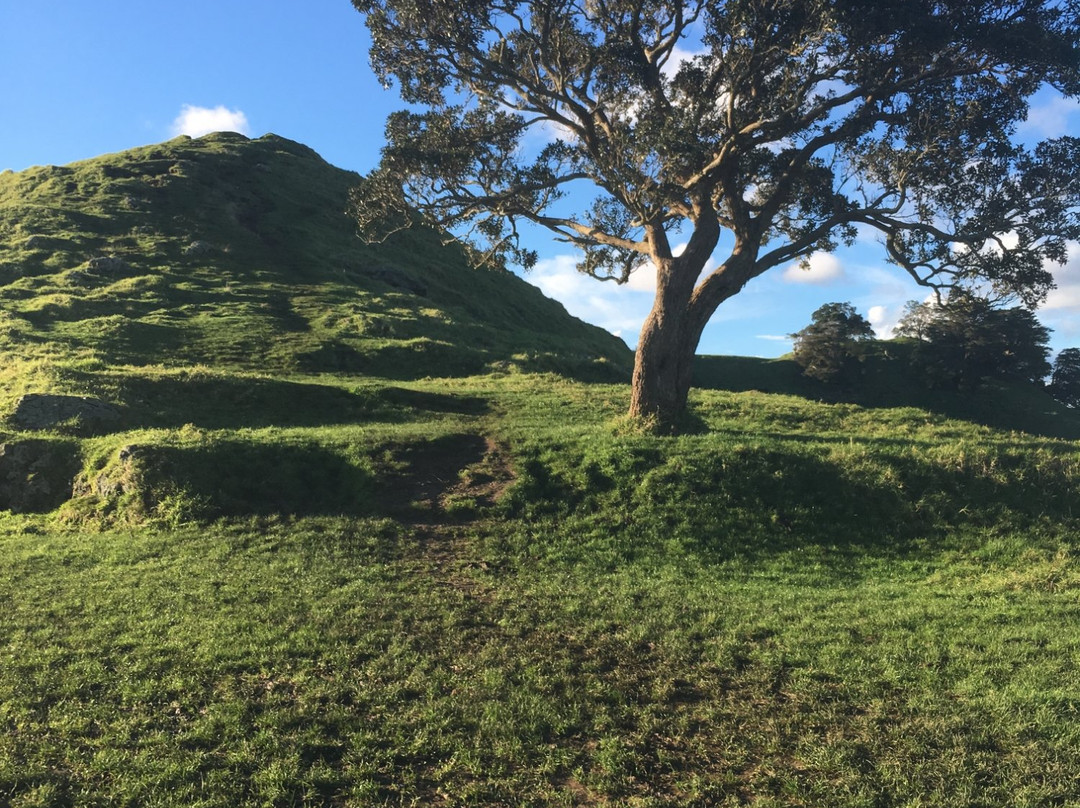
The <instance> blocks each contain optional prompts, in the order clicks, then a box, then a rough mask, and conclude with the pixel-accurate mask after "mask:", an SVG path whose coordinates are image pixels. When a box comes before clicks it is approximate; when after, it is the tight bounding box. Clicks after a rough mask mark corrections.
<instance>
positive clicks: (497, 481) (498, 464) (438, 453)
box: [386, 434, 514, 596]
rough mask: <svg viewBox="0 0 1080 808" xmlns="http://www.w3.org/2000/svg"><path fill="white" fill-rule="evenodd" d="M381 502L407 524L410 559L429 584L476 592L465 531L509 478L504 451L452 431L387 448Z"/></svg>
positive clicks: (470, 530)
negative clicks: (388, 468)
mask: <svg viewBox="0 0 1080 808" xmlns="http://www.w3.org/2000/svg"><path fill="white" fill-rule="evenodd" d="M393 461H394V462H395V464H397V465H398V469H397V471H395V472H394V473H393V474H391V475H390V483H389V486H388V488H387V494H386V495H387V503H386V504H387V506H388V510H389V512H390V513H392V514H393V515H394V516H395V517H396V518H398V519H399V520H400V521H401V522H402V523H403V524H405V525H407V526H409V527H410V528H411V532H412V535H413V537H414V545H413V553H411V554H410V556H411V559H412V560H415V561H416V562H417V563H419V564H421V565H423V566H424V567H425V568H426V569H427V570H428V571H429V574H430V575H431V579H432V582H433V584H435V585H441V586H451V587H454V588H457V589H464V590H466V591H468V592H469V593H470V594H471V595H474V596H482V591H481V588H480V586H479V584H478V583H477V581H476V578H475V576H473V575H469V574H468V573H469V571H470V570H477V569H484V568H485V563H484V562H483V561H480V560H478V559H476V558H474V557H471V554H470V553H469V548H468V544H469V536H470V534H471V533H473V532H474V531H475V528H476V526H477V524H478V522H479V520H481V519H482V518H483V516H482V514H483V511H484V510H485V509H487V508H488V507H490V506H492V505H494V504H495V503H496V502H498V500H499V497H500V496H502V494H503V493H504V492H505V491H506V489H507V488H508V487H509V485H510V484H511V483H512V482H513V481H514V472H513V469H512V467H511V465H510V462H509V457H508V454H507V452H506V451H505V449H504V448H503V447H500V446H499V444H498V443H497V442H496V441H495V440H493V439H492V438H490V437H486V436H483V435H477V434H457V435H448V436H445V437H443V438H438V439H435V440H432V441H428V442H427V443H422V444H409V445H407V446H403V447H401V448H400V449H399V450H396V451H394V452H393Z"/></svg>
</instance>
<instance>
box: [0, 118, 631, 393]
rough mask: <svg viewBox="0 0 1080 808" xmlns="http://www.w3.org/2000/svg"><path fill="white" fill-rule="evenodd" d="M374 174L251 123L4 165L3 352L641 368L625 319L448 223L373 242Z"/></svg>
mask: <svg viewBox="0 0 1080 808" xmlns="http://www.w3.org/2000/svg"><path fill="white" fill-rule="evenodd" d="M357 179H358V177H357V175H355V174H353V173H350V172H347V171H343V170H341V169H337V168H335V167H333V166H331V165H329V164H328V163H326V162H325V161H323V160H322V159H321V158H320V157H319V156H318V155H317V154H316V153H315V152H313V151H312V150H311V149H309V148H307V147H306V146H302V145H300V144H298V143H294V142H291V141H288V140H285V139H283V138H280V137H277V136H275V135H266V136H264V137H261V138H258V139H257V140H248V139H247V138H245V137H243V136H242V135H237V134H215V135H208V136H206V137H203V138H199V139H196V140H192V139H190V138H188V137H180V138H177V139H175V140H172V141H169V142H168V143H164V144H160V145H156V146H149V147H146V148H140V149H135V150H132V151H127V152H123V153H119V154H114V155H106V156H103V157H99V158H96V159H93V160H88V161H85V162H80V163H75V164H72V165H70V166H64V167H57V166H49V167H42V168H32V169H29V170H27V171H24V172H20V173H5V174H3V175H0V309H2V312H3V313H2V314H0V318H2V321H0V352H3V353H10V354H13V355H14V356H16V357H21V358H24V359H25V358H28V357H30V356H53V357H56V356H65V355H68V354H71V353H75V352H81V353H83V355H86V353H87V351H90V352H91V353H92V354H93V355H95V356H96V357H98V358H100V359H103V360H104V361H106V362H109V363H110V364H116V363H121V364H134V365H146V364H163V365H166V366H177V365H188V364H195V363H205V364H208V365H215V366H221V365H230V366H236V367H242V368H249V369H258V370H260V371H263V372H266V371H270V372H277V371H285V372H296V371H300V372H323V371H331V372H346V373H361V374H365V375H376V376H384V377H393V378H399V379H402V378H404V379H407V378H421V377H424V376H453V375H461V374H470V373H476V372H479V371H483V370H484V369H485V368H488V367H491V366H492V365H495V366H499V367H504V366H506V364H507V363H512V364H516V365H519V366H522V367H524V368H536V367H539V368H557V369H559V370H561V371H564V372H574V373H577V372H580V373H584V374H586V375H597V374H599V375H600V376H602V377H607V378H618V377H619V376H620V375H621V374H623V373H625V372H626V367H627V365H628V362H629V358H630V353H629V351H628V350H627V348H626V346H625V345H624V344H623V343H622V342H621V341H620V340H618V339H617V338H616V337H613V336H612V335H610V334H608V333H607V332H605V331H603V330H601V329H598V328H595V327H593V326H589V325H586V324H584V323H582V322H581V321H579V320H576V319H574V318H572V317H570V316H569V315H568V314H567V313H566V311H565V309H564V308H563V307H562V306H561V305H560V304H559V303H557V302H555V301H553V300H550V299H548V298H546V297H544V295H543V294H542V293H540V292H539V291H538V290H537V289H535V288H534V287H532V286H530V285H529V284H527V283H525V282H524V281H522V280H521V279H520V278H517V277H516V276H514V275H513V274H511V273H509V272H505V271H495V270H486V271H484V270H474V269H471V268H469V267H468V266H467V265H466V264H465V262H464V261H463V260H462V257H461V255H460V254H459V252H458V251H457V250H455V249H452V248H447V247H445V246H444V245H443V244H442V243H441V242H440V239H439V238H438V237H437V236H436V235H435V234H434V233H432V232H423V231H415V232H411V233H408V234H405V235H404V236H402V237H400V238H397V239H395V240H393V241H391V242H388V243H387V244H386V245H382V246H379V247H370V248H369V247H367V246H365V245H363V244H362V243H361V242H360V241H359V240H358V239H357V238H356V237H355V230H354V227H353V224H352V222H351V221H350V220H349V218H348V217H347V216H346V215H345V214H344V210H345V208H346V204H347V196H348V191H349V189H350V188H351V187H352V186H353V185H355V183H356V181H357Z"/></svg>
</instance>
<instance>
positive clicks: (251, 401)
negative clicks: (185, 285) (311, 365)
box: [122, 376, 488, 429]
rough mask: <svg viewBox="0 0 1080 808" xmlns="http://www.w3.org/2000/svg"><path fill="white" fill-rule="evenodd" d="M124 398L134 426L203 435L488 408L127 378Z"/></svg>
mask: <svg viewBox="0 0 1080 808" xmlns="http://www.w3.org/2000/svg"><path fill="white" fill-rule="evenodd" d="M122 395H123V398H124V400H125V401H126V402H128V408H129V411H130V412H131V414H132V417H133V418H134V420H135V421H136V423H130V422H129V423H126V424H124V425H123V428H124V429H130V428H132V427H134V426H152V427H179V426H183V425H184V424H192V425H194V426H197V427H201V428H204V429H237V428H241V427H269V426H281V427H290V426H291V427H304V426H330V425H335V424H350V423H363V422H370V421H383V422H406V421H411V420H414V419H415V418H418V417H423V415H424V413H457V414H461V415H480V414H482V413H484V412H485V411H486V410H487V406H488V405H487V402H486V401H484V400H483V399H481V398H476V397H473V396H455V395H450V394H445V393H428V392H423V391H418V390H408V389H405V388H400V387H383V388H378V389H371V390H363V389H361V390H357V391H353V392H350V391H348V390H344V389H342V388H340V387H334V386H330V385H321V384H310V383H304V382H291V381H281V380H277V379H266V378H245V377H231V376H213V377H201V376H186V377H185V376H175V377H165V378H161V377H159V378H145V377H132V378H128V379H125V380H124V383H123V390H122Z"/></svg>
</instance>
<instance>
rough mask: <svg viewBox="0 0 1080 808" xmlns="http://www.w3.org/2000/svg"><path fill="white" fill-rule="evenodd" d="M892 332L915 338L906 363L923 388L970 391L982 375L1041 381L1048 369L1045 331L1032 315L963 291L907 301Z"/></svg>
mask: <svg viewBox="0 0 1080 808" xmlns="http://www.w3.org/2000/svg"><path fill="white" fill-rule="evenodd" d="M894 333H895V334H896V335H897V336H900V337H912V338H915V339H917V340H918V343H917V345H916V348H915V350H914V352H913V354H912V365H913V367H914V368H915V370H916V372H918V373H919V374H921V375H922V377H923V379H924V381H925V382H926V384H927V386H929V387H951V388H955V389H960V390H974V389H975V388H977V387H978V386H979V385H980V384H981V383H982V382H983V380H984V379H986V378H999V379H1016V380H1022V381H1028V382H1032V383H1034V384H1040V385H1041V384H1042V383H1043V379H1045V378H1046V376H1047V374H1048V373H1049V372H1050V364H1049V362H1048V361H1047V359H1048V357H1049V354H1050V348H1049V346H1048V345H1047V342H1048V340H1049V339H1050V332H1049V330H1048V329H1047V328H1045V327H1044V326H1043V325H1041V324H1040V323H1039V321H1038V320H1037V319H1036V317H1035V315H1033V314H1032V313H1031V312H1030V311H1028V310H1027V309H1024V308H1020V307H1014V308H1008V309H1002V308H996V307H995V306H994V305H993V304H991V303H990V302H989V301H987V300H986V299H985V298H981V297H978V296H976V295H972V294H969V293H964V292H959V291H955V292H953V293H952V294H951V295H949V297H948V298H947V299H946V300H945V301H944V302H943V303H941V304H937V303H916V302H914V301H912V302H911V303H908V305H907V308H906V310H905V314H904V316H903V318H902V319H901V320H900V323H899V325H898V326H897V327H896V330H895V332H894Z"/></svg>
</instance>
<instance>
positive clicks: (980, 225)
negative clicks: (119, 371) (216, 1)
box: [353, 0, 1080, 423]
mask: <svg viewBox="0 0 1080 808" xmlns="http://www.w3.org/2000/svg"><path fill="white" fill-rule="evenodd" d="M353 5H354V6H355V7H356V8H357V9H358V10H359V11H360V12H361V13H363V14H364V16H365V18H366V24H367V27H368V29H369V30H370V32H371V41H372V45H371V62H372V65H373V67H374V69H375V71H376V73H377V74H378V76H379V77H380V79H381V80H382V81H383V82H384V83H386V84H388V85H389V84H390V82H391V81H392V80H394V79H396V80H397V82H398V83H399V86H400V90H401V94H402V97H403V98H404V100H405V101H406V102H408V103H410V104H412V105H414V106H413V108H412V109H411V110H408V111H401V112H396V113H394V114H393V115H391V116H390V118H389V120H388V122H387V127H386V134H387V144H386V147H385V149H384V150H383V156H382V162H381V164H380V166H379V167H378V168H377V169H376V170H375V171H373V172H372V173H371V174H369V175H368V176H367V177H366V178H365V179H364V180H363V181H362V182H361V183H360V185H359V186H358V188H357V189H356V192H355V194H354V199H353V205H354V213H355V216H356V218H357V221H358V223H359V226H360V232H361V235H362V236H363V237H364V238H366V239H369V240H379V239H382V238H385V237H386V235H387V234H388V233H390V232H393V231H394V230H395V229H401V228H403V227H408V226H411V225H412V224H414V223H416V222H418V221H424V222H427V223H429V224H432V225H435V226H437V227H439V228H442V229H444V231H445V232H448V233H450V234H452V235H453V236H454V237H455V238H458V239H460V240H462V241H463V242H464V243H465V244H466V245H467V247H468V249H469V250H470V252H471V254H472V255H474V256H475V258H476V260H477V261H485V260H487V261H494V262H501V261H504V260H510V261H517V262H519V263H521V264H524V265H525V266H529V265H531V264H532V263H533V262H535V261H536V258H537V255H536V253H535V251H533V250H531V249H529V248H528V247H527V246H526V245H524V244H523V243H522V241H521V239H520V238H519V226H520V225H522V224H523V223H531V224H534V225H539V226H540V227H544V228H547V229H548V230H550V231H551V232H552V233H553V234H554V236H555V238H556V239H557V240H559V241H562V242H564V243H566V244H568V245H570V246H572V247H574V248H576V249H577V250H579V251H580V253H581V255H582V259H581V263H580V264H579V269H580V270H581V271H582V272H584V273H586V274H589V275H591V276H593V277H596V278H598V279H601V280H610V281H613V282H615V283H619V284H624V283H626V282H627V281H629V279H630V276H631V274H632V273H634V272H635V271H638V270H639V269H641V268H642V267H645V266H651V267H654V268H655V271H656V295H655V299H654V304H653V308H652V311H651V312H650V314H649V316H648V317H647V318H646V320H645V323H644V326H643V328H642V331H641V335H640V338H639V340H638V346H637V354H636V364H635V369H634V378H633V382H632V390H631V403H630V414H631V415H632V416H640V417H645V418H650V419H656V420H657V421H659V422H661V423H665V422H670V421H671V420H672V419H673V418H674V417H676V416H678V415H679V414H680V413H681V411H682V410H683V408H684V406H685V403H686V400H687V394H688V391H689V388H690V380H691V372H692V368H693V362H694V354H695V350H696V348H697V345H698V341H699V339H700V337H701V334H702V330H703V329H704V328H705V325H706V324H707V323H708V321H709V319H710V317H711V316H712V315H713V313H714V312H715V311H716V309H717V307H718V306H720V304H721V303H723V302H724V301H726V300H728V299H729V298H731V297H733V296H734V295H736V294H738V293H739V292H740V291H741V290H742V289H743V288H744V287H745V286H746V284H747V283H748V282H749V281H751V280H752V279H753V278H756V277H758V276H760V275H761V274H763V273H765V272H767V271H769V270H770V269H773V268H776V267H784V266H788V265H790V264H792V263H795V262H805V261H807V260H808V259H809V257H810V256H811V255H813V254H814V253H815V252H817V251H831V250H833V249H835V248H836V247H837V246H838V244H840V243H850V242H852V241H853V240H854V238H855V236H856V233H857V228H869V229H872V230H875V231H877V233H878V234H879V235H880V236H881V238H882V242H883V243H884V245H885V249H886V251H887V254H888V258H889V259H890V260H891V261H892V262H893V263H895V264H897V265H898V266H900V267H901V268H902V269H903V270H905V271H906V272H907V273H908V274H909V275H910V276H911V277H912V278H914V279H915V280H916V281H917V282H918V283H920V284H923V285H925V286H930V287H937V288H947V287H950V286H953V285H956V284H961V285H963V284H967V283H971V282H973V281H977V282H981V283H986V284H990V285H992V286H994V287H995V288H996V289H997V290H998V291H1003V292H1011V293H1015V294H1017V295H1019V296H1020V297H1021V298H1023V299H1024V301H1025V302H1029V303H1034V302H1037V301H1039V300H1040V299H1041V298H1042V297H1043V296H1044V295H1045V293H1046V291H1047V289H1048V288H1049V287H1050V286H1051V285H1052V278H1051V275H1050V272H1049V271H1048V269H1047V262H1048V261H1053V262H1058V263H1061V262H1063V261H1064V260H1065V256H1066V244H1067V241H1068V239H1071V238H1077V237H1080V220H1078V216H1077V206H1078V205H1080V138H1068V137H1067V138H1059V139H1056V140H1052V141H1047V142H1045V143H1042V144H1040V145H1038V146H1037V147H1034V148H1030V149H1029V148H1027V147H1025V146H1023V145H1021V144H1019V143H1018V142H1016V140H1015V139H1014V138H1013V133H1014V131H1015V127H1016V125H1017V124H1018V123H1019V122H1021V121H1023V120H1024V119H1025V116H1026V115H1027V113H1028V108H1029V100H1030V98H1031V97H1032V95H1033V94H1034V93H1036V92H1037V91H1039V90H1040V89H1042V88H1045V87H1047V86H1050V87H1053V88H1055V89H1056V90H1057V91H1058V92H1059V93H1061V94H1062V95H1063V96H1065V97H1075V96H1077V95H1080V15H1078V13H1077V0H933V1H932V2H931V0H890V2H880V0H689V1H688V2H669V1H668V0H596V1H595V2H594V1H593V0H588V1H587V2H565V0H512V2H511V1H510V0H353ZM592 194H595V199H594V200H593V201H592V203H591V204H590V203H589V202H588V201H587V199H588V197H589V196H591V195H592ZM1007 235H1009V236H1010V238H1009V239H1006V238H1005V236H1007ZM677 243H684V244H685V245H686V246H685V249H683V250H682V251H681V252H680V251H678V250H677V249H676V244H677ZM721 246H723V249H724V250H726V252H725V253H724V254H723V255H721V256H719V260H718V261H717V260H716V259H714V253H715V252H716V250H717V249H718V248H719V247H721Z"/></svg>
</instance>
